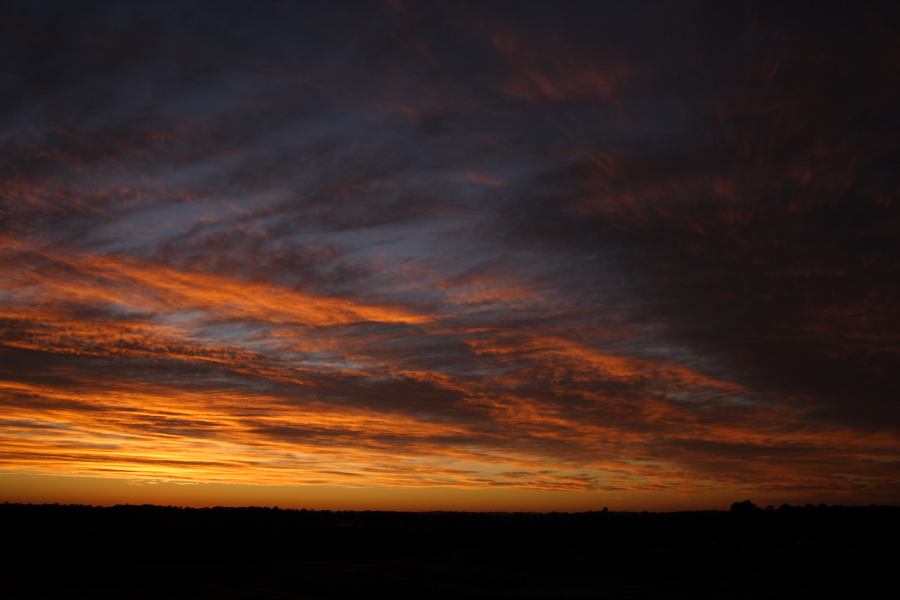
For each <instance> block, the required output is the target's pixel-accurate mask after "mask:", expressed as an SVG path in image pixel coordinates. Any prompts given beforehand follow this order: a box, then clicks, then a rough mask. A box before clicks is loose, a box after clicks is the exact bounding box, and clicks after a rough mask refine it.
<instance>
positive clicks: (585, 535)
mask: <svg viewBox="0 0 900 600" xmlns="http://www.w3.org/2000/svg"><path fill="white" fill-rule="evenodd" d="M741 508H742V507H741V506H738V507H737V510H732V511H731V512H682V513H616V512H610V513H603V512H593V513H578V514H557V513H552V514H496V513H495V514H479V513H389V512H330V511H294V510H278V509H265V508H240V509H228V508H215V509H179V508H168V507H156V506H116V507H111V508H97V507H86V506H63V505H20V504H2V505H0V536H2V537H0V539H2V556H0V558H2V571H0V575H2V585H0V597H5V598H72V597H84V598H225V599H230V598H331V597H336V596H355V597H375V596H376V595H377V596H381V595H385V594H386V595H387V596H386V597H398V596H405V597H421V598H436V597H438V598H451V597H452V598H458V597H467V598H468V597H515V598H673V597H674V598H698V597H699V598H772V597H790V598H798V599H799V598H803V599H806V598H815V597H821V596H822V595H827V596H829V597H830V596H834V597H844V598H893V597H897V593H898V591H900V586H898V584H897V583H896V580H897V576H896V573H893V572H892V571H894V570H895V569H896V557H897V555H898V553H897V549H898V535H900V508H888V507H853V508H850V507H824V506H819V507H813V506H808V507H802V508H799V507H782V508H781V509H778V510H768V511H767V510H756V509H752V508H750V507H743V508H745V510H740V509H741Z"/></svg>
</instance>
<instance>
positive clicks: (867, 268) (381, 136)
mask: <svg viewBox="0 0 900 600" xmlns="http://www.w3.org/2000/svg"><path fill="white" fill-rule="evenodd" d="M885 11H893V12H894V13H895V14H894V15H893V17H897V16H900V15H897V14H896V9H890V8H882V7H877V9H876V7H875V6H874V5H873V6H870V7H868V8H865V9H864V8H858V7H853V8H852V9H851V8H848V7H847V6H843V7H835V8H832V7H828V6H817V7H816V11H815V13H813V14H810V13H808V12H806V11H803V10H797V11H795V10H793V9H791V8H785V7H774V6H772V7H758V6H735V5H730V6H728V7H722V6H720V5H718V4H715V3H711V4H706V3H666V2H661V3H660V2H651V3H643V2H634V3H609V4H603V3H597V2H585V3H566V4H565V5H564V7H563V6H556V5H555V4H552V3H515V4H509V5H506V4H502V3H498V4H493V3H490V4H485V3H451V4H446V3H413V2H400V1H392V2H387V3H377V2H371V3H369V2H366V3H359V4H356V3H352V4H339V5H337V6H335V5H333V3H321V4H316V3H301V4H294V3H262V4H261V5H260V6H258V7H254V9H253V10H249V9H248V8H247V7H246V6H244V5H239V4H234V5H232V4H229V3H221V2H217V3H211V4H209V5H204V4H194V3H192V4H191V6H189V7H188V6H182V5H181V3H165V2H160V3H153V4H146V3H135V4H134V5H131V4H129V3H122V2H115V3H88V4H81V3H78V5H77V6H76V5H75V4H71V5H70V4H69V3H51V4H42V3H27V5H24V6H21V7H18V8H15V9H13V10H11V11H10V15H9V16H8V18H6V19H4V24H3V25H2V26H0V27H2V31H3V36H2V40H3V41H2V42H0V44H2V47H3V53H2V55H3V56H4V57H5V58H3V59H2V60H3V78H4V86H3V87H4V88H5V89H8V90H16V93H15V94H7V95H4V96H3V98H2V100H0V105H2V110H0V115H2V116H0V123H2V126H0V156H2V160H0V284H2V286H0V406H2V409H0V473H2V474H3V477H4V478H3V479H0V486H3V487H0V492H3V493H4V494H6V495H7V496H10V497H12V496H13V495H14V496H15V497H16V498H18V497H20V496H23V497H24V496H27V495H28V494H27V490H23V489H22V488H21V486H25V485H32V484H27V482H28V481H38V480H40V481H52V479H53V478H54V477H55V478H59V481H60V482H64V481H69V479H65V478H70V477H83V478H84V481H85V482H93V483H90V485H93V486H96V489H97V490H98V492H97V498H98V501H102V500H103V499H104V498H105V496H103V493H101V491H99V490H100V489H101V487H102V486H100V485H99V484H97V483H96V482H97V481H99V480H121V481H125V482H131V483H133V484H138V485H143V486H145V487H143V488H141V489H146V490H148V491H147V494H148V496H147V497H148V498H149V501H152V500H153V499H154V496H153V492H152V489H153V488H154V486H153V485H150V484H155V485H157V486H163V487H165V486H170V487H166V489H167V490H168V491H167V492H166V494H168V495H167V496H166V498H167V499H171V500H172V501H174V502H176V503H177V501H178V496H177V494H174V492H171V485H170V484H178V485H182V486H187V487H190V486H191V485H194V486H200V485H205V486H212V487H208V488H205V489H209V490H219V491H217V492H216V494H218V496H215V497H210V498H207V500H204V501H210V502H218V503H228V502H229V498H232V499H234V498H238V497H239V498H241V501H242V502H247V500H246V498H247V497H248V492H247V491H246V490H248V489H249V490H254V491H253V492H249V493H250V494H251V496H252V494H256V496H254V497H257V498H259V501H258V502H257V503H260V504H265V503H267V502H266V500H267V499H277V500H278V503H280V504H294V505H303V504H304V498H307V497H312V496H305V495H304V494H311V495H313V496H315V497H316V498H317V500H316V502H319V503H320V505H328V504H329V498H331V504H332V505H335V506H343V505H344V504H346V498H350V497H353V498H357V499H359V498H361V497H360V492H359V490H367V489H368V490H373V491H372V492H371V493H372V496H371V497H372V498H376V497H377V498H378V500H377V501H375V500H373V503H374V504H377V505H378V506H380V507H384V506H390V505H391V504H390V502H391V501H390V498H391V497H394V498H396V506H404V507H405V506H413V505H415V506H421V507H425V508H448V507H453V506H454V502H456V501H455V500H451V498H456V496H455V494H457V493H458V492H457V491H456V490H467V493H469V496H468V497H469V498H474V500H471V505H472V506H490V507H493V508H504V507H508V508H529V507H539V508H554V507H569V508H571V507H576V508H592V507H596V506H602V505H604V504H609V505H611V506H619V507H625V508H640V507H645V506H659V499H660V498H665V499H666V501H667V502H669V504H668V505H669V506H673V507H691V506H693V507H704V506H709V505H711V503H713V502H718V501H719V499H720V498H721V497H722V496H723V495H725V496H728V497H731V496H734V497H737V496H741V497H745V496H747V495H752V496H753V497H754V498H755V499H760V500H763V501H770V502H773V503H774V502H782V501H791V502H798V501H799V502H803V501H816V502H818V501H822V500H826V501H841V502H897V501H900V487H898V483H897V482H898V475H900V436H898V428H900V411H898V408H897V401H898V398H900V384H898V380H897V376H896V373H897V372H898V367H900V323H898V318H897V314H898V308H900V285H898V281H900V267H898V265H900V210H898V206H897V198H898V191H900V189H898V182H900V179H898V177H897V174H896V158H897V156H898V151H900V143H898V141H897V137H896V136H894V135H891V133H890V132H891V131H892V128H893V129H896V126H897V123H896V120H897V119H896V111H895V107H896V106H897V104H898V102H900V90H898V86H897V84H896V73H897V69H898V67H900V65H898V60H897V57H898V56H900V44H898V39H900V38H898V36H897V32H896V30H895V29H891V26H890V25H889V23H891V22H892V21H891V19H890V18H889V15H887V14H886V12H885ZM29 478H32V479H29ZM34 478H38V479H34ZM10 482H12V483H10ZM33 485H35V488H34V489H35V491H34V494H33V496H35V499H39V498H38V497H39V496H40V494H41V493H44V492H40V491H39V486H38V485H37V484H33ZM60 485H62V483H60ZM86 485H88V484H86ZM12 486H20V487H19V489H16V490H13V489H12ZM216 486H218V487H216ZM242 486H249V487H242ZM187 487H183V488H182V489H187ZM59 489H62V488H59ZM159 489H162V488H159ZM292 489H293V490H296V496H291V495H290V493H289V492H285V490H292ZM236 490H237V491H236ZM275 490H277V493H276V491H275ZM304 490H305V491H304ZM310 490H319V491H318V492H316V491H310ZM322 490H328V494H330V495H328V496H325V497H322V492H321V491H322ZM375 490H377V492H376V491H375ZM427 490H433V491H435V493H434V494H431V493H430V492H428V493H426V492H427ZM442 490H443V491H442ZM173 494H174V495H173ZM285 494H287V495H285ZM416 494H419V495H418V496H416ZM441 494H444V495H443V496H442V495H441ZM535 494H538V495H535ZM392 495H393V496H392ZM189 496H190V493H188V492H186V495H185V498H188V497H189ZM195 496H196V495H195ZM195 496H190V497H191V498H193V500H191V501H196V497H195ZM344 496H346V498H345V497H344ZM110 497H111V496H110ZM160 497H162V496H160ZM407 497H409V498H413V497H416V498H418V500H416V501H415V502H413V503H412V504H410V502H412V501H409V502H407V501H406V500H404V498H407ZM79 498H80V499H81V500H82V501H84V498H83V497H82V496H79ZM385 498H388V499H387V500H385ZM492 498H493V499H494V500H491V499H492ZM48 499H53V498H48ZM186 501H187V500H186ZM354 501H355V502H357V504H358V507H363V506H364V505H365V501H364V496H362V499H359V500H358V501H356V500H354Z"/></svg>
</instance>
